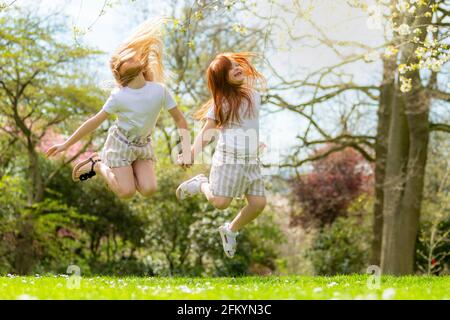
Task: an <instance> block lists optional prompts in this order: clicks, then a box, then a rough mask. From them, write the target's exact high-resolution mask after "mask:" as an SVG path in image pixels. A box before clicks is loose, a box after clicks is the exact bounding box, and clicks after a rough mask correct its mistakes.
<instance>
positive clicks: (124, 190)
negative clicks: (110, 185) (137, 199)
mask: <svg viewBox="0 0 450 320" xmlns="http://www.w3.org/2000/svg"><path fill="white" fill-rule="evenodd" d="M135 193H136V188H134V187H131V186H130V187H121V188H120V189H119V190H117V196H118V197H119V198H120V199H130V198H132V197H133V196H134V194H135Z"/></svg>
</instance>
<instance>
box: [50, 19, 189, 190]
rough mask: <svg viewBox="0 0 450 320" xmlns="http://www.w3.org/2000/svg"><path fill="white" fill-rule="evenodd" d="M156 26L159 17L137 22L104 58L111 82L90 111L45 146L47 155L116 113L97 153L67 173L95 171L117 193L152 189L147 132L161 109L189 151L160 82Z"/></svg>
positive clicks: (80, 175) (181, 121)
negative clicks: (69, 130)
mask: <svg viewBox="0 0 450 320" xmlns="http://www.w3.org/2000/svg"><path fill="white" fill-rule="evenodd" d="M161 26H162V21H154V22H146V23H144V24H142V25H140V26H139V27H138V28H137V29H136V30H135V32H134V33H133V34H132V36H131V37H130V38H129V39H128V40H127V41H125V42H124V43H123V44H122V45H121V46H120V47H119V48H118V49H117V51H116V53H115V54H114V55H113V56H112V58H111V60H110V66H111V71H112V73H113V75H114V78H115V80H116V84H117V88H116V89H114V90H113V91H112V92H111V95H110V96H109V98H108V100H107V101H106V103H105V104H104V105H103V107H102V109H101V110H100V111H99V112H98V113H97V114H96V115H95V116H93V117H92V118H90V119H88V120H87V121H86V122H84V123H83V124H82V125H81V126H80V127H79V128H78V129H77V130H76V131H75V132H74V133H73V134H72V135H71V136H70V137H69V138H68V139H67V140H66V141H65V142H64V143H62V144H56V145H54V146H52V147H50V148H49V149H48V150H47V152H46V155H47V157H51V156H54V155H56V154H58V153H59V152H63V151H65V150H67V149H68V148H69V147H70V146H72V145H73V144H75V143H76V142H77V141H79V140H80V139H82V138H83V137H84V136H86V135H88V134H90V133H91V132H93V131H94V130H95V129H97V128H98V127H99V126H100V124H101V123H102V122H104V121H105V120H106V119H107V118H108V117H109V116H111V115H115V116H116V122H115V124H114V125H113V126H112V127H111V128H110V129H109V131H108V137H107V139H106V142H105V145H104V147H103V150H102V151H101V153H100V155H97V154H94V155H92V157H90V158H89V159H87V160H86V161H82V162H80V163H78V164H77V165H76V166H75V167H74V169H73V173H72V178H73V180H74V181H84V180H87V179H89V178H91V177H93V176H94V175H96V174H97V173H98V174H99V175H100V176H101V177H102V178H103V179H104V180H105V181H106V183H107V184H108V186H109V187H110V189H111V190H112V191H113V192H114V193H115V194H116V195H117V196H118V197H120V198H124V199H126V198H130V197H132V196H133V195H134V194H135V192H136V191H138V192H139V193H140V194H141V195H143V196H145V197H148V196H151V195H152V194H153V193H154V192H155V190H156V177H155V160H156V159H155V154H154V152H153V148H152V144H151V134H152V132H153V130H154V128H155V125H156V121H157V119H158V116H159V113H160V111H161V109H165V110H168V112H169V113H170V115H171V116H172V117H173V119H174V120H175V124H176V126H177V128H178V129H179V132H180V135H181V140H182V145H183V148H184V150H186V148H187V150H188V151H187V152H185V154H188V153H189V149H190V146H189V140H188V139H189V137H188V134H187V123H186V120H185V118H184V116H183V114H182V113H181V111H180V110H179V109H178V108H177V105H176V103H175V101H174V99H173V97H172V96H171V94H170V93H169V92H168V91H167V89H166V87H165V86H164V85H163V82H164V70H163V63H162V51H163V44H162V40H161ZM189 156H190V155H189Z"/></svg>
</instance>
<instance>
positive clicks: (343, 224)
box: [307, 216, 370, 275]
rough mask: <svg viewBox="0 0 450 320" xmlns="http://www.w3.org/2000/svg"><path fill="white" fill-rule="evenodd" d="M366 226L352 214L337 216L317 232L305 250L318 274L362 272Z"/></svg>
mask: <svg viewBox="0 0 450 320" xmlns="http://www.w3.org/2000/svg"><path fill="white" fill-rule="evenodd" d="M369 235H370V229H369V228H368V227H367V226H365V225H363V224H362V223H361V221H358V218H356V217H354V216H350V217H339V218H338V219H336V221H335V222H334V223H333V224H331V225H329V226H326V227H324V228H322V229H320V230H319V231H318V234H317V236H316V238H315V241H314V244H313V245H312V247H311V248H310V249H309V250H308V251H307V257H308V258H309V259H311V262H312V265H313V267H314V271H315V273H316V274H318V275H337V274H352V273H361V272H365V268H366V267H367V266H368V254H369V241H370V238H369Z"/></svg>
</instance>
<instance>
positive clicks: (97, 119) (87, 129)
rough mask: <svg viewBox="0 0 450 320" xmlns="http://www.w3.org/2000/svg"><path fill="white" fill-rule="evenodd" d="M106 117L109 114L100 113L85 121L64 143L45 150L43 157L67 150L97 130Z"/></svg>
mask: <svg viewBox="0 0 450 320" xmlns="http://www.w3.org/2000/svg"><path fill="white" fill-rule="evenodd" d="M108 116H109V114H108V113H106V112H105V111H103V110H102V111H100V112H99V113H97V114H96V115H95V116H93V117H92V118H89V119H88V120H86V121H85V122H84V123H83V124H82V125H81V126H80V127H79V128H78V129H77V130H76V131H75V132H74V133H73V134H72V135H71V136H70V137H69V138H68V139H67V140H66V141H65V142H64V143H61V144H55V145H53V146H51V147H50V148H49V149H48V150H47V152H46V153H45V155H46V156H47V157H51V156H54V155H56V154H58V153H59V152H62V151H65V150H67V149H68V148H69V147H70V146H72V145H73V144H75V143H77V142H78V141H79V140H81V139H82V138H83V137H85V136H86V135H88V134H90V133H91V132H93V131H94V130H95V129H97V128H98V127H99V126H100V125H101V124H102V122H103V121H105V120H106V119H107V118H108Z"/></svg>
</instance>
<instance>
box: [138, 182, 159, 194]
mask: <svg viewBox="0 0 450 320" xmlns="http://www.w3.org/2000/svg"><path fill="white" fill-rule="evenodd" d="M156 189H157V187H156V184H152V185H148V186H145V187H144V188H140V189H139V193H140V194H141V195H142V196H144V197H151V196H152V195H154V194H155V192H156Z"/></svg>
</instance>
